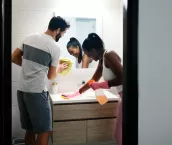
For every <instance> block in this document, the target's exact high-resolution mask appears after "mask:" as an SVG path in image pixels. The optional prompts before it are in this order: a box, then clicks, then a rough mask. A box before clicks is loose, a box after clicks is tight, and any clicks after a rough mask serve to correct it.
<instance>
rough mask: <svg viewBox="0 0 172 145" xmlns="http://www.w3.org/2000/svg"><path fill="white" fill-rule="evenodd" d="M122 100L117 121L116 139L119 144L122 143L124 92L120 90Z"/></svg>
mask: <svg viewBox="0 0 172 145" xmlns="http://www.w3.org/2000/svg"><path fill="white" fill-rule="evenodd" d="M119 95H120V97H121V101H120V102H119V107H118V110H117V121H116V127H115V139H116V144H117V145H122V92H119Z"/></svg>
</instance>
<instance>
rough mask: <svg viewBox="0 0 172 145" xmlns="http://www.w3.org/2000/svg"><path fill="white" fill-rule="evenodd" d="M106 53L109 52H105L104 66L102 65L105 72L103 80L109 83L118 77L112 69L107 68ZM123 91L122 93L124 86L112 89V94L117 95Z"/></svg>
mask: <svg viewBox="0 0 172 145" xmlns="http://www.w3.org/2000/svg"><path fill="white" fill-rule="evenodd" d="M106 52H107V51H105V52H104V54H103V64H102V65H103V72H102V76H103V79H104V80H105V81H109V80H112V79H115V78H116V76H115V74H114V73H113V71H112V70H111V69H110V68H107V67H106V66H105V61H104V55H105V54H106ZM121 91H122V85H120V86H117V87H111V88H110V92H111V93H113V94H117V93H119V92H121Z"/></svg>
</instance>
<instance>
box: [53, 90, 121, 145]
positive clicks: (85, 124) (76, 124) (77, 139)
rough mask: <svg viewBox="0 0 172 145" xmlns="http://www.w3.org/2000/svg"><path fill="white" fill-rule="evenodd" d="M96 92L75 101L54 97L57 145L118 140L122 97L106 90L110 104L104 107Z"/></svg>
mask: <svg viewBox="0 0 172 145" xmlns="http://www.w3.org/2000/svg"><path fill="white" fill-rule="evenodd" d="M94 93H95V92H94V91H90V90H89V91H87V92H85V93H83V94H82V95H80V96H77V97H75V98H72V99H67V100H66V99H63V98H61V94H50V96H51V98H52V103H53V106H52V109H53V110H52V111H53V136H52V141H53V145H85V144H87V143H90V144H94V143H95V142H104V141H114V130H115V124H116V117H117V108H118V102H119V96H116V95H113V94H112V93H110V92H108V91H105V90H104V93H105V95H106V96H107V98H108V102H107V103H106V104H104V105H100V104H99V103H98V102H97V100H96V97H95V94H94Z"/></svg>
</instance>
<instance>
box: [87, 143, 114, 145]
mask: <svg viewBox="0 0 172 145" xmlns="http://www.w3.org/2000/svg"><path fill="white" fill-rule="evenodd" d="M85 145H116V143H115V142H99V143H88V144H85Z"/></svg>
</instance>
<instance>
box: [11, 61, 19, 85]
mask: <svg viewBox="0 0 172 145" xmlns="http://www.w3.org/2000/svg"><path fill="white" fill-rule="evenodd" d="M20 73H21V67H20V66H18V65H16V64H13V63H12V82H18V81H19V80H20Z"/></svg>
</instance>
